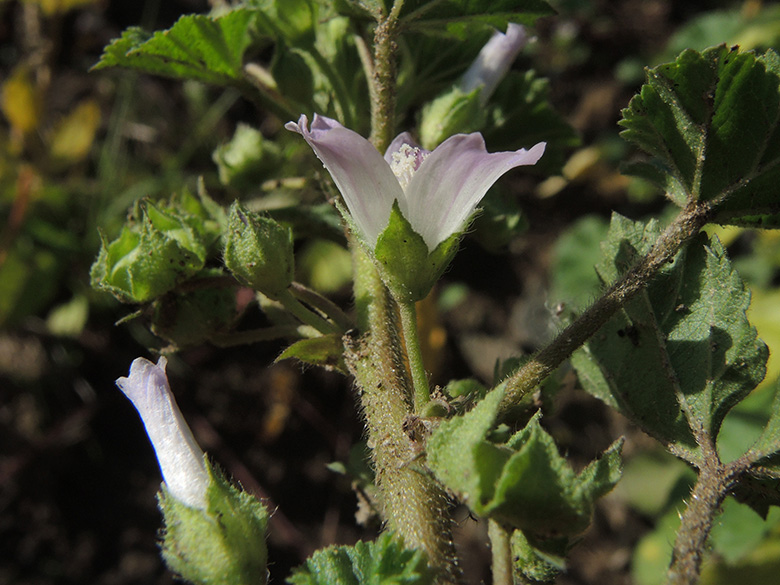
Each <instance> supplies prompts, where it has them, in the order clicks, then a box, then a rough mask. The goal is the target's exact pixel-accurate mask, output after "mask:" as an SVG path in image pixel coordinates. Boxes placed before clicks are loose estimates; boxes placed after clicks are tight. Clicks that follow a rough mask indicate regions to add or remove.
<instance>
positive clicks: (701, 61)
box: [620, 45, 780, 227]
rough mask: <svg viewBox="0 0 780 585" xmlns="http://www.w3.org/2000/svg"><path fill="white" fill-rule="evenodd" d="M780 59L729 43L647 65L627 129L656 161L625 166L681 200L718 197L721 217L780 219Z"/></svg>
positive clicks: (751, 222) (682, 202) (724, 219)
mask: <svg viewBox="0 0 780 585" xmlns="http://www.w3.org/2000/svg"><path fill="white" fill-rule="evenodd" d="M778 122H780V58H778V56H777V54H776V53H775V52H773V51H768V52H767V53H765V54H764V55H754V54H752V53H740V52H739V49H738V47H736V46H735V47H732V48H731V49H729V48H727V47H726V46H725V45H721V46H718V47H713V48H710V49H707V50H705V51H704V52H702V53H698V52H696V51H693V50H686V51H683V52H682V53H681V54H680V56H679V57H678V58H677V60H676V61H675V62H674V63H667V64H664V65H659V66H658V67H655V68H653V69H650V70H649V71H648V72H647V82H646V83H645V85H643V86H642V89H641V91H640V93H639V94H638V95H636V96H634V98H632V100H631V102H630V103H629V106H628V108H626V109H624V110H623V119H622V120H621V121H620V125H621V126H623V127H624V128H625V130H623V132H622V136H623V137H624V138H625V139H626V140H630V141H632V142H635V143H636V144H638V145H639V146H640V147H641V148H642V149H644V150H645V151H647V152H648V153H650V154H651V155H652V156H653V157H654V160H652V161H650V162H640V163H633V164H631V165H629V166H627V167H626V169H625V170H626V172H628V173H630V174H634V175H637V176H640V177H643V178H645V179H649V180H651V181H654V182H655V183H657V184H658V185H660V186H661V187H662V188H663V189H665V190H666V192H667V194H668V196H669V197H670V198H671V199H672V200H673V201H674V202H675V203H676V204H678V205H680V206H684V205H685V204H686V203H688V202H690V201H712V202H713V203H714V205H715V211H716V215H715V220H716V221H717V222H719V223H734V224H739V225H745V224H748V225H755V224H762V223H763V222H767V223H768V224H770V225H772V227H774V225H775V224H776V223H777V219H778V217H777V216H778V214H779V213H780V195H779V194H778V192H777V184H778V181H780V125H779V124H778Z"/></svg>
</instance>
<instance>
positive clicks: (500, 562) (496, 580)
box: [488, 520, 514, 585]
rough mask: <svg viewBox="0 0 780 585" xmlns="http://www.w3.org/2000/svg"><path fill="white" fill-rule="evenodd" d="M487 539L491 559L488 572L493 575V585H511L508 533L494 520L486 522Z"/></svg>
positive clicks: (510, 549)
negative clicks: (488, 540)
mask: <svg viewBox="0 0 780 585" xmlns="http://www.w3.org/2000/svg"><path fill="white" fill-rule="evenodd" d="M488 538H489V539H490V554H491V557H492V562H491V565H490V572H491V573H492V574H493V585H513V583H514V577H513V574H512V573H513V571H512V546H511V544H510V534H509V531H508V530H506V529H505V528H504V527H503V526H501V525H500V524H499V523H498V522H496V521H495V520H488Z"/></svg>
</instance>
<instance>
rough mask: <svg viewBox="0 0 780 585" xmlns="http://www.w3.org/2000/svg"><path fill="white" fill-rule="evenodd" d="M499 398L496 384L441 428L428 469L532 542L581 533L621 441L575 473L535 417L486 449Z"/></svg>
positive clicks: (605, 487)
mask: <svg viewBox="0 0 780 585" xmlns="http://www.w3.org/2000/svg"><path fill="white" fill-rule="evenodd" d="M503 394H504V391H503V387H501V386H499V387H498V388H497V389H495V390H493V391H491V392H490V393H489V394H488V395H487V396H486V397H485V398H484V399H483V400H481V401H480V402H479V403H478V404H477V405H476V406H475V407H474V408H473V409H472V410H471V411H470V412H468V413H466V414H465V415H462V416H457V417H454V418H452V419H450V420H448V421H445V422H443V423H441V424H440V425H439V427H438V428H437V429H436V430H435V431H434V432H433V434H432V436H431V437H430V439H429V440H428V445H427V452H428V466H429V467H430V469H431V471H433V473H434V475H435V476H436V477H437V478H438V479H439V481H441V482H442V483H443V484H444V485H445V486H446V487H447V488H449V489H450V490H452V491H454V492H455V493H457V494H458V495H459V496H460V497H461V498H462V499H463V500H464V501H465V503H466V504H467V505H468V506H469V508H471V509H472V510H473V511H474V512H476V513H477V514H479V515H482V516H487V517H490V518H493V519H495V520H497V521H498V522H500V523H502V524H504V525H507V526H512V527H514V528H519V529H521V530H523V531H524V532H525V533H526V534H527V535H528V534H532V535H536V536H539V537H550V536H562V535H565V536H572V535H576V534H578V533H580V532H582V531H583V530H584V529H585V528H586V527H587V526H588V524H589V523H590V518H591V513H592V506H593V502H594V500H595V499H596V498H598V497H600V496H602V495H604V494H605V493H606V492H607V491H609V490H610V489H612V487H614V485H615V483H616V482H617V480H618V479H619V477H620V448H621V445H622V441H618V442H616V443H615V444H614V445H612V446H611V447H610V448H609V449H608V450H607V452H605V454H604V456H603V457H602V458H601V459H599V460H597V461H595V462H593V463H592V464H591V465H589V466H588V467H587V468H586V469H585V470H583V472H582V473H580V474H575V472H574V471H573V470H572V469H571V467H570V466H569V465H568V463H567V462H566V460H565V459H564V458H563V457H561V456H560V454H559V453H558V449H557V447H556V446H555V443H554V441H553V439H552V437H550V435H548V434H547V433H546V432H545V431H544V430H543V429H542V427H541V426H540V425H539V415H538V414H537V415H536V416H534V418H533V419H532V420H531V422H530V423H528V425H527V426H526V427H525V428H524V429H522V430H521V431H519V432H518V433H516V434H515V435H514V436H512V437H511V438H510V439H509V441H507V442H506V443H504V444H496V443H493V442H491V441H490V440H488V436H489V432H490V430H491V428H492V427H493V424H494V422H495V418H496V415H497V412H498V406H499V404H500V402H501V398H502V397H503Z"/></svg>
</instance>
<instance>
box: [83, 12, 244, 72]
mask: <svg viewBox="0 0 780 585" xmlns="http://www.w3.org/2000/svg"><path fill="white" fill-rule="evenodd" d="M256 18H257V11H254V10H250V9H248V8H238V9H235V10H232V11H231V12H228V13H226V14H224V15H222V16H219V17H211V16H203V15H199V14H194V15H187V16H182V17H181V18H180V19H179V20H177V21H176V23H175V24H174V25H173V26H172V27H171V28H169V29H168V30H165V31H158V32H155V33H148V32H146V31H144V30H142V29H140V28H138V27H132V28H128V29H127V30H125V31H124V32H123V33H122V36H121V37H120V38H119V39H116V40H115V41H113V42H112V43H111V44H110V45H108V46H107V47H106V48H105V51H104V53H103V55H102V57H101V58H100V61H98V63H97V64H96V65H95V66H94V69H103V68H105V67H125V68H128V69H135V70H138V71H143V72H144V73H151V74H155V75H164V76H167V77H175V78H179V79H196V80H198V81H203V82H205V83H212V84H215V85H231V84H236V83H239V82H242V81H243V73H242V67H243V55H244V51H246V49H247V48H248V47H249V46H250V45H251V43H252V41H253V38H252V35H251V34H250V33H251V27H252V25H253V24H254V22H255V20H256Z"/></svg>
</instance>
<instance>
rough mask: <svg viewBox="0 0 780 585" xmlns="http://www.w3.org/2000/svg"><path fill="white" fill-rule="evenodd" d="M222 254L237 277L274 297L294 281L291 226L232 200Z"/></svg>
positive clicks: (229, 268) (226, 264)
mask: <svg viewBox="0 0 780 585" xmlns="http://www.w3.org/2000/svg"><path fill="white" fill-rule="evenodd" d="M224 258H225V266H227V268H228V270H230V272H232V273H233V274H234V275H235V277H236V278H238V279H239V280H241V281H242V282H244V283H246V284H248V285H249V286H251V287H252V288H253V289H255V290H258V291H260V292H262V293H263V294H265V295H267V296H269V297H271V298H277V297H278V296H279V293H281V292H282V291H284V290H285V289H286V288H287V287H288V286H290V284H291V283H292V281H293V276H294V275H293V270H294V258H293V234H292V230H291V229H290V228H288V227H285V226H283V225H281V224H280V223H278V222H276V221H274V220H273V219H271V218H270V217H265V216H262V215H259V214H257V213H252V212H250V211H247V210H245V209H243V208H242V207H241V206H240V205H239V204H238V203H234V204H233V205H232V206H231V207H230V215H229V216H228V233H227V236H226V240H225V252H224Z"/></svg>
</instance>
